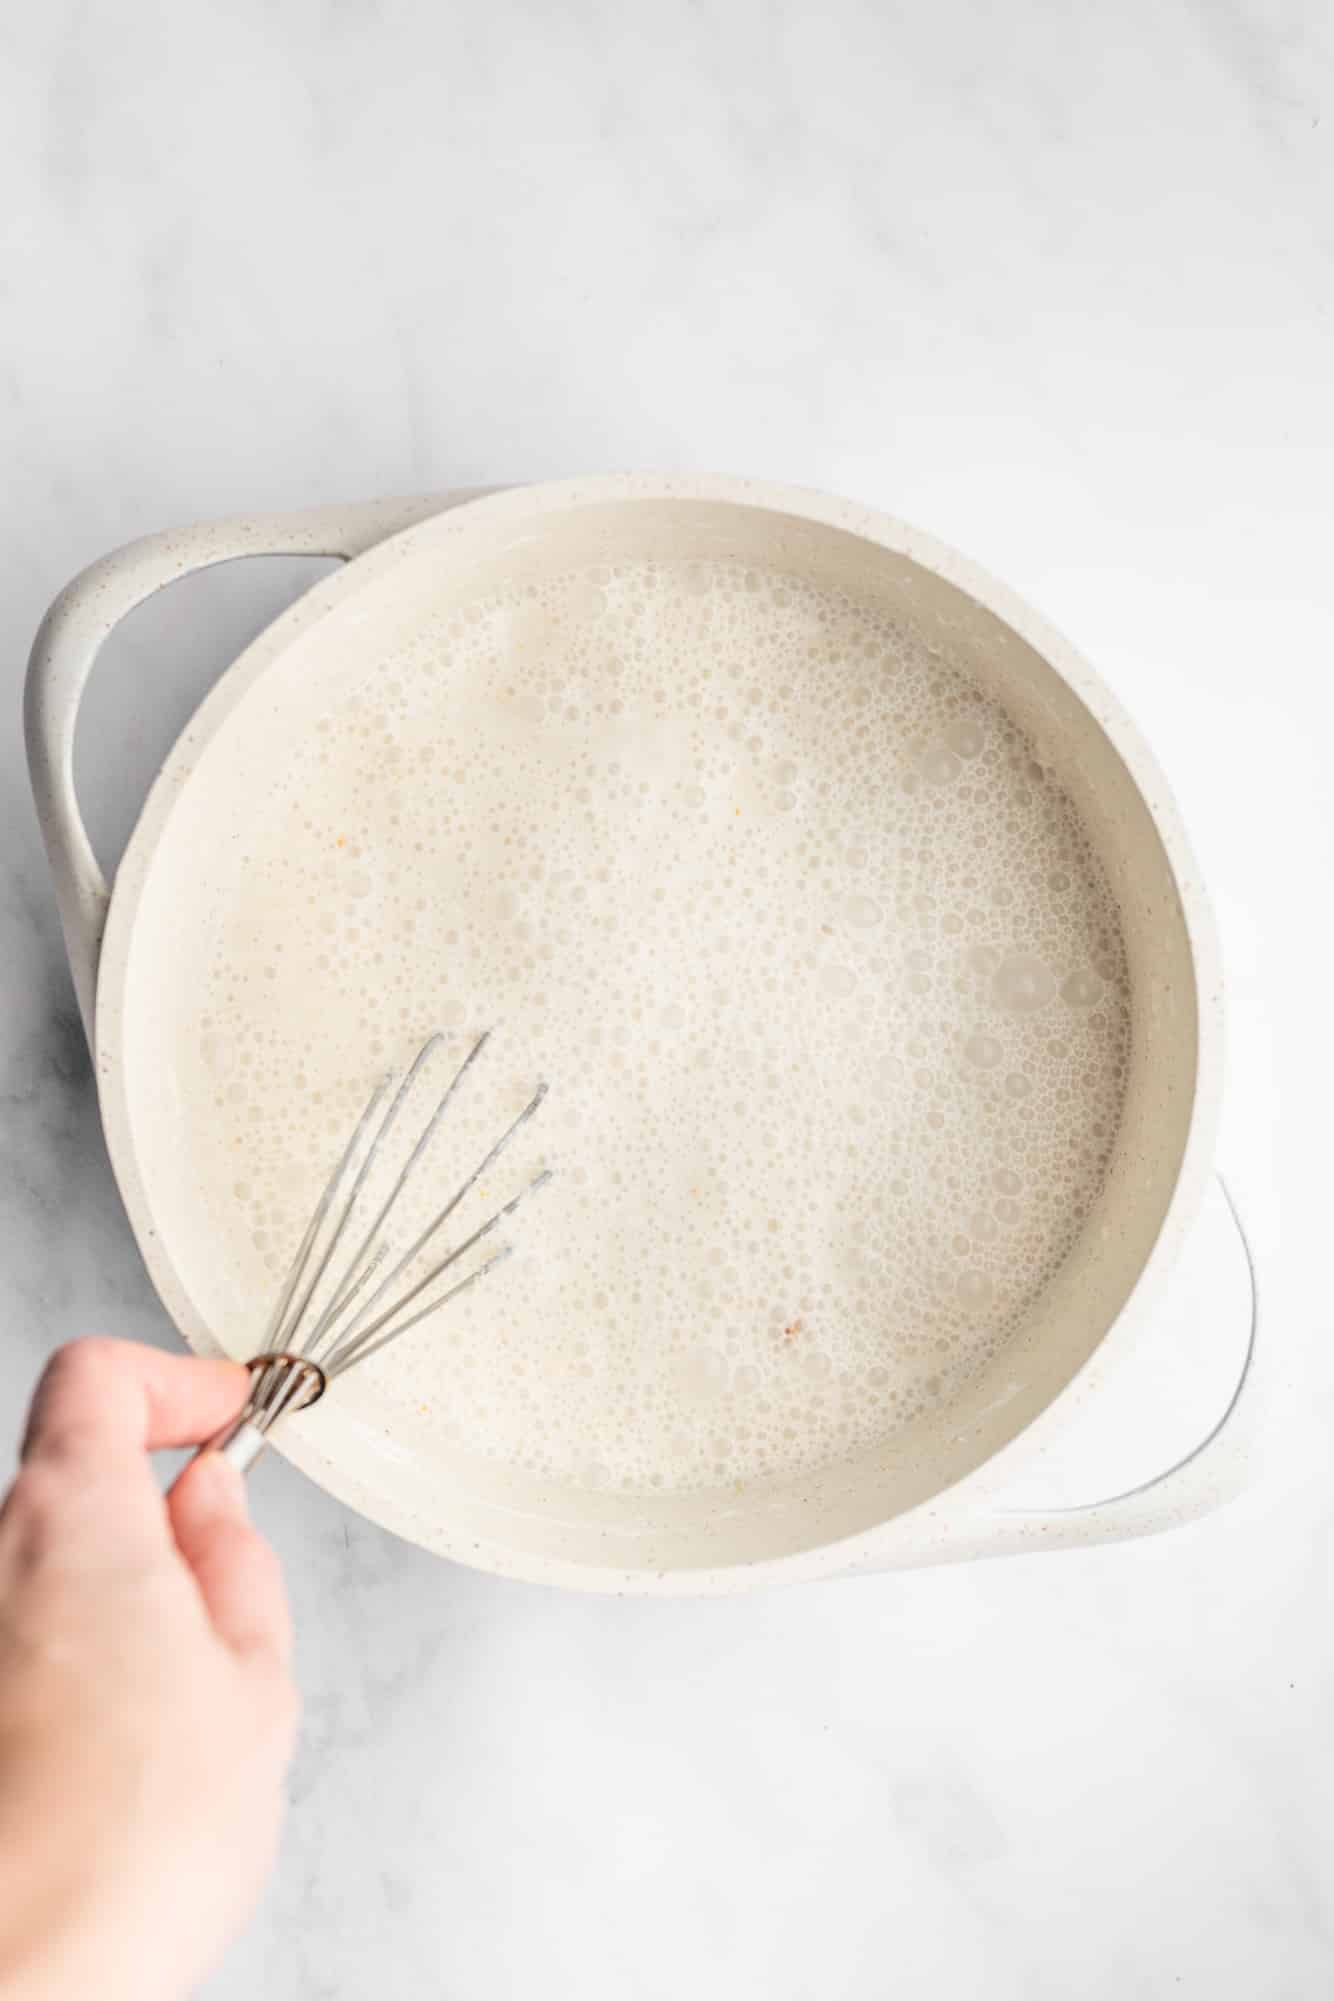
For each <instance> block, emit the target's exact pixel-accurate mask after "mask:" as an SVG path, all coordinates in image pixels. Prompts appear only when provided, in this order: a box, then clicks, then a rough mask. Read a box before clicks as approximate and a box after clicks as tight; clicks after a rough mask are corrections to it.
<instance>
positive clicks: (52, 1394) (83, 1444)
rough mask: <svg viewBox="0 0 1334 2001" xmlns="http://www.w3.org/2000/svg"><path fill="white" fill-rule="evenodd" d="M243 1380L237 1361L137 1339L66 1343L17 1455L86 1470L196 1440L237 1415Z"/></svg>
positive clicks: (41, 1388) (42, 1385) (49, 1370)
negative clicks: (146, 1344) (209, 1357)
mask: <svg viewBox="0 0 1334 2001" xmlns="http://www.w3.org/2000/svg"><path fill="white" fill-rule="evenodd" d="M248 1384H249V1378H248V1376H247V1374H246V1371H245V1369H244V1367H243V1366H242V1364H241V1363H240V1362H224V1361H207V1360H202V1359H200V1358H198V1357H195V1356H191V1355H168V1354H164V1353H163V1351H162V1350H161V1349H160V1348H147V1347H143V1346H142V1345H141V1344H140V1343H139V1342H137V1341H112V1340H108V1339H105V1338H102V1337H93V1338H90V1339H87V1340H83V1341H71V1342H69V1343H68V1344H67V1345H66V1346H65V1347H63V1348H58V1349H57V1350H56V1352H55V1354H54V1355H53V1356H52V1357H51V1360H50V1361H49V1362H48V1363H47V1365H46V1368H45V1369H44V1370H43V1371H42V1376H41V1380H40V1382H39V1383H38V1385H37V1389H36V1392H35V1394H34V1396H33V1400H32V1408H31V1410H30V1411H29V1413H28V1427H27V1431H26V1433H25V1434H24V1439H23V1449H22V1456H23V1458H24V1459H25V1460H34V1459H58V1460H64V1461H69V1460H73V1461H76V1462H79V1463H81V1464H82V1465H84V1466H85V1467H87V1468H88V1469H89V1470H90V1471H91V1470H93V1469H95V1468H98V1467H102V1468H106V1467H110V1466H115V1465H124V1464H125V1463H126V1462H127V1461H129V1460H132V1459H137V1460H139V1461H142V1460H143V1457H144V1454H145V1453H146V1452H152V1451H156V1450H157V1449H158V1448H159V1447H163V1446H171V1445H198V1444H201V1443H202V1442H203V1440H204V1439H206V1438H208V1437H210V1436H211V1435H212V1433H213V1432H215V1431H217V1430H219V1429H220V1428H221V1426H222V1425H224V1424H225V1423H226V1422H227V1420H228V1418H230V1417H234V1416H235V1414H236V1412H237V1411H238V1410H239V1409H240V1408H241V1405H242V1404H243V1403H244V1402H245V1398H246V1391H247V1388H248Z"/></svg>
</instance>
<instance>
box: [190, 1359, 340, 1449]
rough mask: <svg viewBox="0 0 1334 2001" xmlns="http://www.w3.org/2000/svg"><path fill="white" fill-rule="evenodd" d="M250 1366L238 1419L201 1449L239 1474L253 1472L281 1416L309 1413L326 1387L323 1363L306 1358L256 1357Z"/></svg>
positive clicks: (223, 1428)
mask: <svg viewBox="0 0 1334 2001" xmlns="http://www.w3.org/2000/svg"><path fill="white" fill-rule="evenodd" d="M246 1366H247V1368H248V1369H249V1371H250V1394H249V1395H248V1396H247V1398H246V1400H245V1402H244V1403H243V1404H242V1406H241V1408H240V1410H238V1411H237V1413H236V1416H235V1417H234V1418H232V1419H230V1421H229V1422H228V1423H227V1424H225V1425H224V1426H223V1427H222V1430H221V1431H218V1432H215V1433H214V1435H213V1437H212V1438H209V1439H206V1440H205V1442H204V1444H203V1445H201V1446H200V1448H199V1451H200V1452H218V1453H221V1455H222V1457H223V1458H224V1459H226V1460H227V1461H229V1463H230V1464H231V1465H233V1466H235V1468H236V1470H237V1472H238V1473H248V1472H249V1471H250V1468H251V1467H252V1466H253V1465H254V1463H255V1461H256V1460H257V1459H258V1458H259V1456H260V1454H261V1453H262V1452H263V1450H264V1447H265V1446H266V1445H267V1444H268V1435H269V1433H270V1432H271V1431H272V1429H273V1427H274V1425H275V1424H276V1423H277V1422H278V1420H279V1418H280V1417H287V1416H289V1415H290V1414H291V1413H292V1412H293V1411H298V1410H308V1409H309V1407H310V1405H311V1404H313V1403H316V1402H318V1400H319V1399H320V1397H322V1396H323V1395H324V1391H325V1387H326V1378H325V1374H324V1371H323V1369H322V1368H321V1367H320V1365H319V1363H318V1362H312V1361H310V1360H308V1359H307V1357H306V1356H304V1355H288V1354H280V1355H256V1356H255V1358H254V1360H253V1361H251V1362H248V1363H247V1364H246ZM195 1456H196V1457H198V1454H196V1455H195Z"/></svg>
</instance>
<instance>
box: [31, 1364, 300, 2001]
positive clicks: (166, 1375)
mask: <svg viewBox="0 0 1334 2001" xmlns="http://www.w3.org/2000/svg"><path fill="white" fill-rule="evenodd" d="M246 1388H247V1381H246V1376H245V1372H244V1370H243V1369H242V1368H241V1366H240V1364H239V1363H236V1362H223V1361H216V1362H215V1361H199V1360H194V1359H191V1358H188V1357H185V1356H175V1355H167V1354H163V1353H161V1352H160V1351H159V1350H157V1349H154V1348H144V1347H139V1346H137V1345H135V1344H134V1343H131V1342H126V1341H109V1340H89V1341H78V1342H74V1343H72V1344H71V1345H70V1346H68V1347H65V1348H62V1349H60V1350H59V1351H58V1353H57V1354H56V1355H55V1356H54V1357H53V1359H52V1361H51V1362H50V1364H49V1365H48V1367H47V1369H46V1372H45V1374H44V1375H43V1377H42V1379H41V1382H40V1384H39V1385H38V1388H37V1393H36V1396H35V1397H34V1399H33V1406H32V1411H31V1413H30V1416H29V1421H28V1431H27V1436H26V1438H25V1440H24V1445H23V1456H22V1463H21V1466H20V1469H19V1472H18V1476H17V1478H16V1479H15V1481H14V1484H13V1487H12V1488H11V1489H10V1492H9V1495H8V1497H7V1498H6V1500H5V1502H4V1505H3V1508H0V1885H3V1897H2V1898H0V1996H3V1997H4V2001H10V1997H11V1996H12V1997H13V1998H14V2001H20V1997H21V2001H73V1997H76V1996H77V1997H78V2001H88V1997H92V1996H96V1997H97V2001H180V1997H182V1996H183V1995H185V1994H186V1993H188V1992H189V1990H190V1988H191V1986H192V1985H193V1984H194V1983H195V1982H196V1981H197V1980H198V1979H199V1978H200V1977H201V1976H202V1974H203V1973H205V1972H206V1971H207V1970H208V1968H209V1967H210V1966H211V1965H212V1964H213V1963H214V1962H215V1960H216V1959H217V1958H218V1956H219V1954H220V1953H221V1951H222V1949H223V1947H224V1946H225V1945H226V1943H227V1941H228V1940H229V1938H230V1937H231V1936H232V1934H233V1933H234V1932H235V1931H236V1930H237V1928H238V1927H239V1926H240V1924H241V1923H242V1922H243V1920H244V1919H245V1917H246V1916H248V1914H249V1911H250V1908H251V1906H252V1904H253V1902H254V1900H255V1898H256V1896H257V1894H258V1891H259V1888H260V1885H261V1883H262V1882H263V1879H264V1876H265V1874H266V1872H267V1869H268V1867H269V1864H270V1862H271V1860H272V1856H273V1852H274V1849H275V1847H276V1844H277V1837H278V1831H279V1827H280V1823H281V1818H282V1805H283V1777H284V1773H285V1771H286V1768H287V1764H288V1760H289V1757H290V1755H291V1750H292V1744H293V1740H294V1736H295V1728H296V1719H297V1702H296V1697H295V1694H294V1692H293V1688H292V1683H291V1679H290V1675H289V1656H290V1629H289V1619H288V1611H287V1601H286V1594H285V1591H284V1588H283V1582H282V1576H281V1572H280V1570H279V1566H278V1561H277V1558H276V1557H275V1556H274V1554H273V1552H272V1550H271V1549H270V1548H269V1547H268V1545H267V1543H265V1542H264V1541H263V1540H262V1539H261V1537H260V1536H259V1535H258V1534H257V1533H256V1532H255V1530H254V1529H252V1528H251V1527H250V1524H249V1521H248V1518H247V1512H246V1502H245V1495H244V1488H243V1485H242V1482H241V1478H240V1476H239V1475H238V1474H237V1473H236V1472H234V1471H233V1469H232V1468H231V1466H229V1465H228V1464H226V1463H225V1461H223V1460H222V1459H221V1458H220V1457H219V1456H218V1455H217V1454H216V1453H206V1454H205V1455H204V1456H203V1457H202V1458H199V1459H196V1460H194V1461H192V1463H191V1464H190V1465H189V1466H187V1467H186V1469H185V1471H184V1472H183V1474H182V1475H181V1477H180V1479H179V1480H178V1481H177V1482H176V1484H175V1486H174V1487H173V1488H172V1490H171V1492H170V1494H169V1495H167V1496H166V1497H164V1496H163V1495H162V1493H161V1492H160V1490H159V1488H158V1485H157V1482H156V1481H155V1479H154V1478H153V1475H152V1472H151V1469H150V1466H149V1461H148V1457H147V1454H148V1452H149V1451H151V1450H153V1449H155V1448H157V1447H159V1446H179V1445H190V1444H197V1443H198V1442H199V1441H201V1440H202V1439H205V1438H207V1437H209V1436H210V1435H211V1434H212V1433H213V1432H214V1431H216V1430H218V1429H219V1428H220V1427H221V1426H222V1425H223V1424H224V1423H225V1422H226V1421H227V1419H228V1418H230V1417H231V1416H233V1415H234V1414H235V1412H236V1411H237V1410H238V1409H239V1408H240V1406H241V1404H242V1402H243V1401H244V1398H245V1394H246Z"/></svg>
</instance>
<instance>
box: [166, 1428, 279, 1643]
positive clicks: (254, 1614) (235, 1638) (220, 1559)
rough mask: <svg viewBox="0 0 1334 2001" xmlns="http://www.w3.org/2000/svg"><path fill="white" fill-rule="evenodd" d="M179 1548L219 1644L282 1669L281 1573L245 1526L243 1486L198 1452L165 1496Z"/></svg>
mask: <svg viewBox="0 0 1334 2001" xmlns="http://www.w3.org/2000/svg"><path fill="white" fill-rule="evenodd" d="M167 1512H168V1515H169V1516H170V1518H171V1526H172V1532H173V1534H174V1535H175V1537H176V1547H177V1549H178V1550H179V1551H180V1553H181V1555H182V1557H183V1558H184V1560H185V1562H186V1563H187V1564H188V1565H189V1567H190V1569H191V1571H192V1572H193V1573H194V1579H195V1583H196V1584H197V1585H198V1586H199V1592H200V1596H201V1597H202V1598H203V1601H204V1606H205V1609H206V1610H207V1612H208V1615H209V1618H210V1619H211V1620H212V1622H213V1626H214V1629H215V1631H216V1632H217V1634H218V1636H219V1638H220V1639H222V1640H223V1641H225V1642H226V1644H227V1645H228V1646H229V1647H231V1648H232V1650H233V1652H235V1653H239V1654H259V1655H267V1656H268V1657H269V1658H270V1659H272V1660H273V1661H274V1663H275V1664H276V1665H278V1666H280V1667H284V1668H285V1667H286V1665H287V1663H288V1660H289V1658H290V1656H291V1651H292V1621H291V1614H290V1612H289V1610H288V1605H287V1590H286V1586H285V1585H284V1583H283V1574H282V1566H281V1565H280V1564H279V1562H278V1558H277V1556H276V1555H275V1553H274V1551H273V1550H272V1549H271V1548H270V1547H269V1545H268V1543H266V1542H265V1540H264V1538H263V1537H262V1536H261V1535H260V1534H259V1533H258V1531H257V1530H255V1529H254V1528H252V1527H251V1525H250V1513H249V1509H248V1508H247V1505H246V1495H245V1484H244V1482H243V1480H242V1477H241V1475H240V1474H239V1473H238V1472H237V1470H236V1468H235V1467H234V1466H231V1465H229V1464H228V1462H227V1461H226V1460H225V1459H224V1458H223V1457H222V1456H221V1454H220V1453H217V1452H202V1453H200V1455H199V1457H198V1458H197V1459H192V1460H191V1462H190V1464H189V1465H188V1466H187V1467H186V1468H185V1470H184V1471H183V1472H182V1473H181V1474H180V1476H179V1477H178V1479H177V1480H176V1481H175V1483H174V1485H173V1486H172V1489H171V1492H170V1493H169V1494H168V1495H167Z"/></svg>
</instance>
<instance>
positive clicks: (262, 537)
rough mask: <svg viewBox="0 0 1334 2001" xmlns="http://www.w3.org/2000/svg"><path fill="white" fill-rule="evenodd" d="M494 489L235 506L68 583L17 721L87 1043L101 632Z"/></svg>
mask: <svg viewBox="0 0 1334 2001" xmlns="http://www.w3.org/2000/svg"><path fill="white" fill-rule="evenodd" d="M491 490H492V489H490V488H486V487H475V488H469V489H467V490H465V491H459V492H453V493H439V494H427V495H419V496H415V497H412V498H409V499H402V500H376V501H366V502H362V503H360V504H356V505H351V506H345V507H315V508H307V509H304V510H302V511H301V512H299V513H292V514H249V515H234V516H231V517H230V518H227V519H224V520H220V521H207V522H202V523H199V524H197V525H195V526H193V527H189V528H179V529H168V530H166V531H165V532H163V533H162V534H158V535H146V536H144V537H143V538H142V539H141V540H140V541H137V542H130V543H127V544H126V546H125V547H124V548H123V549H115V550H113V551H112V553H111V554H110V555H109V556H103V557H102V558H101V559H100V561H98V562H96V563H93V564H92V565H91V566H90V567H89V568H88V569H86V570H84V571H83V572H82V573H81V574H80V575H79V576H77V577H75V578H74V580H73V582H72V583H69V584H66V586H65V588H64V590H63V591H62V592H61V593H60V596H59V597H58V598H57V599H56V601H55V603H54V604H53V605H52V606H51V609H50V610H49V611H48V612H47V614H46V617H45V618H44V619H43V620H42V623H41V626H40V627H39V628H38V632H37V637H36V639H35V640H34V641H33V647H32V653H31V655H30V657H29V660H28V678H27V683H26V687H25V690H24V700H23V726H24V735H25V738H26V741H27V750H28V772H29V776H30V779H31V781H32V790H33V798H34V799H35V801H36V804H37V818H38V821H39V823H40V826H41V830H42V839H43V840H44V841H45V843H46V852H47V855H48V857H49V858H50V863H51V873H52V876H53V878H54V880H55V890H56V903H57V906H58V908H59V911H60V922H61V926H62V929H63V930H64V933H65V948H66V950H67V952H68V953H69V962H70V970H71V971H72V973H73V975H74V992H75V995H76V997H77V999H78V1003H79V1013H80V1015H81V1016H82V1017H83V1026H84V1032H85V1033H86V1035H87V1037H88V1045H89V1047H90V1048H91V1047H92V1043H93V1018H94V1002H95V998H96V992H97V962H98V957H99V955H100V953H101V949H102V933H103V931H104V930H105V928H106V916H107V906H108V904H109V902H110V900H111V891H110V887H109V885H108V883H107V880H106V877H105V876H104V875H103V873H102V871H101V869H100V867H99V866H98V862H97V857H96V856H95V855H94V853H93V850H92V845H91V843H90V841H89V839H88V833H87V829H86V828H85V826H84V823H83V817H82V815H81V814H80V812H79V803H78V800H77V799H76V797H75V794H74V730H75V724H76V723H77V721H78V715H79V704H80V702H81V700H82V698H83V691H84V688H85V686H86V685H87V681H88V676H89V674H90V672H91V671H92V666H93V662H94V661H95V660H96V658H97V655H98V651H99V649H100V648H101V645H102V642H103V640H105V639H106V637H107V635H108V634H109V633H110V632H111V630H112V628H113V626H115V625H117V624H119V622H120V620H121V619H122V618H124V617H125V615H126V614H127V613H128V612H131V611H133V610H134V608H135V606H136V605H139V604H142V603H143V601H144V599H145V598H149V597H151V596H152V595H153V593H154V592H155V591H159V590H161V589H162V588H163V587H164V586H165V585H167V584H171V583H175V582H176V581H177V579H178V578H181V577H188V576H190V575H191V574H192V572H194V571H196V570H205V569H209V568H211V567H212V565H213V564H215V563H230V562H234V561H236V560H237V559H238V558H239V557H242V556H340V557H342V558H343V560H344V561H346V562H350V561H351V559H352V558H353V557H354V556H359V555H361V554H362V552H363V551H364V550H366V549H370V548H373V547H374V546H375V544H376V543H377V542H382V541H384V540H385V538H386V537H387V536H390V535H396V534H397V533H398V532H399V530H400V529H403V528H410V527H411V526H412V525H413V523H414V522H417V521H423V520H425V519H426V518H427V517H428V516H429V515H432V514H440V513H443V512H444V510H445V509H446V508H448V507H454V506H457V505H459V504H460V503H461V502H463V501H466V500H473V499H476V498H477V497H478V496H479V495H480V494H482V493H485V492H489V491H491Z"/></svg>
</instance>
